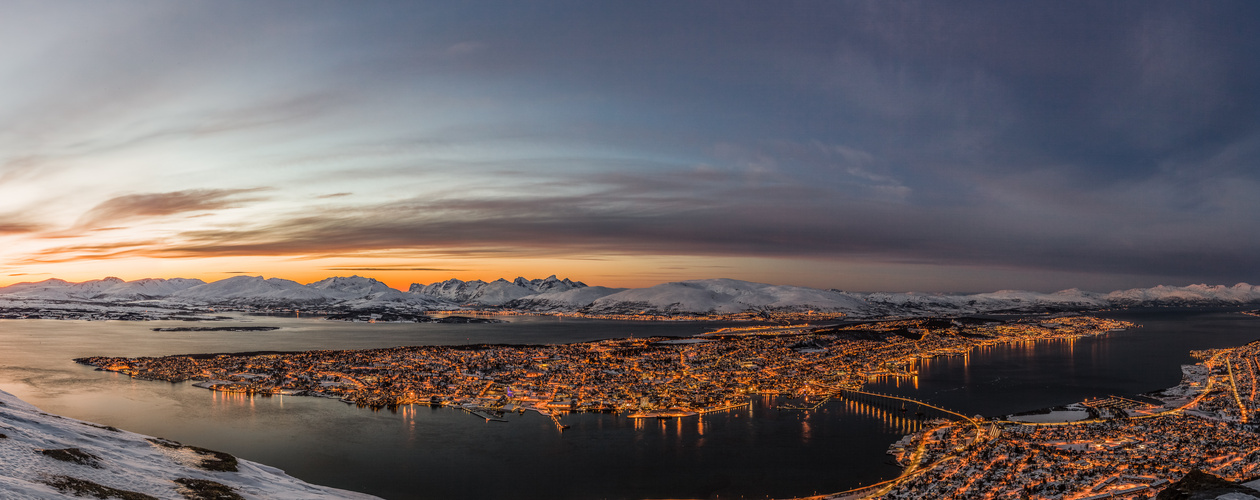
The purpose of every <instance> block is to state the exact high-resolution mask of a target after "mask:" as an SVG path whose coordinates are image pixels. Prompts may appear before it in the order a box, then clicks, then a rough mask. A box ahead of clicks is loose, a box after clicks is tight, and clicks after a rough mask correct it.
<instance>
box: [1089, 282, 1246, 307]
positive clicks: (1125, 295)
mask: <svg viewBox="0 0 1260 500" xmlns="http://www.w3.org/2000/svg"><path fill="white" fill-rule="evenodd" d="M1106 298H1107V300H1108V301H1109V302H1110V303H1111V304H1113V305H1141V304H1159V305H1181V304H1186V305H1197V304H1223V305H1228V304H1249V303H1253V302H1260V286H1252V285H1248V284H1246V283H1239V284H1237V285H1234V286H1224V285H1190V286H1165V285H1160V286H1157V287H1153V288H1133V289H1129V290H1117V291H1114V292H1111V293H1109V294H1107V295H1106Z"/></svg>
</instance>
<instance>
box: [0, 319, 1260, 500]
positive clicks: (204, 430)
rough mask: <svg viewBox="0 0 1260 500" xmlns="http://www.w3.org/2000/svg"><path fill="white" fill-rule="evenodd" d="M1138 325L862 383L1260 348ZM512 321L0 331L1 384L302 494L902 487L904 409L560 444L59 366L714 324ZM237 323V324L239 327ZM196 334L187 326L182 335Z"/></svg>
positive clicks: (1018, 387) (1022, 381)
mask: <svg viewBox="0 0 1260 500" xmlns="http://www.w3.org/2000/svg"><path fill="white" fill-rule="evenodd" d="M1105 315H1106V316H1108V317H1113V318H1116V319H1124V320H1129V321H1134V322H1136V323H1139V324H1142V325H1144V326H1143V328H1138V329H1133V330H1129V331H1124V332H1114V333H1110V334H1107V335H1105V336H1102V337H1097V338H1086V339H1078V340H1076V341H1072V342H1066V341H1047V342H1038V343H1032V344H1013V345H1004V346H993V347H989V348H985V349H982V350H977V351H974V352H972V353H971V354H970V355H968V356H965V357H952V358H938V359H935V360H931V361H928V362H926V363H925V364H924V365H923V367H922V376H920V377H919V381H918V387H917V388H916V387H915V386H914V384H912V383H908V381H902V382H900V383H896V382H878V383H875V384H873V385H872V388H873V389H875V390H879V391H884V392H898V393H902V394H907V395H910V396H912V397H916V398H919V399H923V400H927V401H930V402H932V403H935V404H940V405H942V406H945V407H947V408H951V409H955V410H959V411H964V412H967V413H979V414H984V415H997V414H1003V413H1010V412H1016V411H1021V410H1028V409H1034V408H1039V407H1044V406H1049V405H1056V404H1064V403H1070V402H1073V401H1079V400H1081V399H1083V398H1086V397H1094V396H1104V395H1108V394H1116V395H1132V394H1136V393H1141V392H1146V391H1151V390H1155V389H1160V388H1164V387H1168V386H1172V385H1175V384H1176V383H1177V382H1178V380H1179V379H1180V370H1179V368H1178V366H1179V365H1181V364H1185V363H1190V362H1192V360H1191V358H1190V356H1189V351H1190V350H1193V349H1203V348H1211V347H1228V346H1233V345H1239V344H1242V343H1246V342H1249V341H1251V340H1255V339H1257V338H1260V318H1254V317H1249V316H1244V315H1241V314H1238V313H1237V312H1236V311H1235V310H1171V309H1156V310H1148V311H1119V312H1110V313H1106V314H1105ZM508 319H509V320H510V321H511V323H508V324H419V325H410V324H407V325H404V324H347V323H340V322H327V321H320V320H316V319H295V318H278V317H247V318H241V319H240V321H232V322H229V323H226V324H248V325H255V326H278V327H280V329H279V330H275V331H269V332H154V331H151V328H154V327H171V326H190V324H188V323H182V322H78V321H44V320H30V321H12V320H10V321H0V389H4V390H6V391H9V392H11V393H14V394H16V395H17V396H19V397H21V398H23V399H25V400H26V401H28V402H30V403H32V404H35V405H36V406H38V407H40V408H42V409H44V410H45V411H48V412H51V413H57V414H62V415H66V416H69V417H73V418H78V419H83V420H88V421H94V422H99V423H102V424H106V425H113V426H116V427H120V428H124V429H127V430H131V431H135V432H141V433H145V434H151V435H156V436H161V437H166V438H170V439H175V440H178V441H182V442H186V443H189V444H194V445H198V446H203V447H207V448H213V449H220V450H223V451H227V452H231V453H233V454H236V455H238V456H241V457H243V458H247V459H251V460H255V461H259V462H262V463H265V464H269V465H273V466H276V467H279V468H281V469H284V470H285V471H287V472H289V473H290V474H292V475H294V476H297V477H300V478H303V479H306V480H308V481H311V482H315V483H319V484H325V485H329V486H334V487H339V488H346V489H352V490H357V491H364V492H368V493H373V494H376V495H380V496H382V497H385V498H391V499H393V498H482V497H485V496H488V495H495V496H500V495H504V496H507V495H510V496H512V497H515V498H525V499H529V498H575V499H576V498H712V497H722V498H738V497H740V496H744V497H746V498H762V497H765V496H767V495H768V496H774V497H784V496H796V495H806V494H810V493H812V492H815V491H817V492H820V493H821V492H827V491H837V490H842V489H847V488H852V487H856V486H858V485H859V484H861V483H866V484H869V483H871V482H874V481H878V480H880V479H886V478H890V477H893V476H895V475H896V473H897V471H898V470H897V468H896V467H894V466H892V465H891V464H889V463H888V457H887V456H886V455H884V450H885V449H886V448H887V446H888V444H890V443H891V442H893V441H895V440H896V439H898V438H899V437H900V436H901V435H902V434H904V433H906V432H908V431H909V430H911V429H912V428H913V422H910V421H907V419H906V418H905V416H906V414H905V413H898V411H897V410H896V409H889V408H887V407H884V408H881V407H879V406H878V405H864V404H860V403H854V402H844V401H832V402H830V403H828V404H826V405H824V406H823V407H822V408H820V410H819V411H813V412H799V411H779V410H775V409H774V406H775V404H776V403H777V402H776V401H774V400H772V399H768V398H759V399H756V400H754V402H753V404H752V407H751V408H750V409H744V410H739V411H732V412H728V413H717V414H711V415H706V416H704V417H703V418H695V417H692V418H684V419H669V420H647V421H641V422H639V423H637V424H636V422H635V421H632V420H630V419H626V418H622V417H617V416H613V415H599V414H578V415H567V416H565V417H564V422H565V423H567V424H569V425H570V426H571V428H570V429H569V430H567V431H564V432H563V433H561V432H559V431H557V430H556V429H555V427H553V426H552V424H551V422H550V420H548V419H546V418H543V417H541V416H538V415H536V414H533V413H527V414H525V415H509V417H508V420H509V422H506V423H500V422H484V421H482V420H481V419H478V418H475V417H473V416H471V415H468V414H466V413H463V412H460V411H456V410H451V409H437V408H428V407H419V406H417V407H404V408H400V409H399V410H398V411H397V412H390V411H371V410H367V409H360V408H356V407H354V406H350V405H346V404H343V403H341V402H338V401H335V400H330V399H322V398H311V397H246V396H239V395H225V394H220V393H214V392H211V391H206V390H203V389H197V388H193V387H191V386H190V385H189V384H187V383H184V384H169V383H165V382H149V381H139V380H133V379H130V378H128V377H126V376H122V375H118V374H112V373H107V372H99V371H94V370H93V369H92V368H90V367H86V366H81V365H77V364H74V363H73V362H71V361H70V359H72V358H75V357H80V356H89V355H107V356H158V355H169V354H185V353H202V352H240V351H259V350H275V351H297V350H308V349H362V348H376V347H393V346H399V345H434V344H463V343H561V342H580V341H586V340H594V339H601V338H615V337H628V336H632V335H633V336H649V335H679V336H681V335H692V334H696V333H701V332H703V331H704V330H706V329H707V328H710V327H711V326H712V325H701V324H695V323H627V322H613V321H594V320H573V319H563V320H560V319H556V318H534V317H510V318H508ZM245 322H248V323H245ZM192 325H194V326H195V325H197V324H192Z"/></svg>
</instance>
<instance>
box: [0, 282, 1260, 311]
mask: <svg viewBox="0 0 1260 500" xmlns="http://www.w3.org/2000/svg"><path fill="white" fill-rule="evenodd" d="M1253 303H1260V287H1256V286H1252V285H1248V284H1246V283H1239V284H1237V285H1234V286H1219V285H1218V286H1210V285H1190V286H1182V287H1177V286H1157V287H1154V288H1135V289H1131V290H1119V291H1114V292H1110V293H1097V292H1087V291H1082V290H1077V289H1070V290H1063V291H1059V292H1054V293H1042V292H1029V291H1019V290H1002V291H997V292H992V293H978V294H943V293H915V292H875V293H859V292H845V291H840V290H824V289H817V288H806V287H798V286H787V285H768V284H764V283H753V282H748V281H739V280H732V279H704V280H690V281H679V282H673V283H664V284H660V285H656V286H653V287H648V288H635V289H625V288H608V287H602V286H587V285H586V284H585V283H582V282H580V281H572V280H569V279H560V278H557V277H556V276H554V275H553V276H549V277H547V278H543V279H532V280H531V279H526V278H516V279H515V280H512V281H508V280H506V279H499V280H495V281H490V282H486V281H481V280H473V281H462V280H458V279H451V280H446V281H440V282H436V283H431V284H428V285H421V284H413V285H411V287H410V288H409V289H408V290H407V291H405V292H404V291H401V290H397V289H394V288H390V287H389V286H387V285H385V284H384V283H381V282H379V281H377V280H375V279H372V278H364V277H359V276H350V277H332V278H326V279H323V280H320V281H316V282H313V283H308V284H301V283H298V282H295V281H289V280H285V279H280V278H263V277H261V276H236V277H232V278H227V279H224V280H219V281H215V282H212V283H205V282H202V281H201V280H190V279H180V278H175V279H144V280H136V281H123V280H120V279H118V278H105V279H102V280H92V281H85V282H82V283H70V282H67V281H63V280H58V279H50V280H44V281H40V282H36V283H18V284H15V285H10V286H7V287H0V312H5V311H7V313H5V314H4V316H3V317H50V316H49V315H48V314H46V313H45V314H40V312H41V311H45V310H67V309H76V310H86V311H92V310H108V311H110V312H111V313H112V314H113V316H98V317H100V318H103V319H144V318H147V317H149V316H145V315H144V314H143V313H146V312H152V311H159V312H160V314H159V316H161V315H165V317H171V316H173V315H175V314H176V313H177V312H179V311H193V312H196V311H203V312H204V311H206V310H208V309H211V308H215V307H233V308H298V309H303V310H307V309H312V310H316V311H320V310H323V311H339V312H349V311H375V312H394V313H398V312H406V313H423V312H426V311H455V310H463V309H468V308H476V309H482V308H489V309H504V310H513V311H523V312H536V313H583V314H593V315H644V314H646V315H695V314H732V313H741V312H749V311H753V312H756V311H772V312H806V311H817V312H828V313H843V314H846V315H849V316H852V317H857V318H875V317H890V316H896V317H906V316H936V315H964V314H980V313H997V312H1043V311H1081V310H1090V309H1100V308H1108V307H1117V306H1119V307H1126V306H1198V305H1243V304H1253ZM13 311H19V312H13ZM32 311H34V312H32ZM122 313H126V314H122ZM120 314H122V315H120ZM68 317H74V316H73V315H71V316H68ZM80 317H89V316H82V315H81V316H80Z"/></svg>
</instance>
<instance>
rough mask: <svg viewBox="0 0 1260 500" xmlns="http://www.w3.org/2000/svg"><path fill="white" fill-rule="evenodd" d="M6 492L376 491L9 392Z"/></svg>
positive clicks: (3, 439) (342, 494)
mask: <svg viewBox="0 0 1260 500" xmlns="http://www.w3.org/2000/svg"><path fill="white" fill-rule="evenodd" d="M0 491H3V493H0V497H3V498H5V499H14V500H17V499H48V498H82V497H96V498H134V499H148V498H157V499H185V498H246V499H294V500H297V499H311V500H316V499H371V498H376V497H374V496H370V495H365V494H362V493H355V492H351V491H345V490H338V489H334V488H327V487H323V486H316V485H313V484H309V483H306V482H303V481H301V480H298V479H296V478H293V477H291V476H289V475H287V474H285V473H284V472H283V471H281V470H279V469H276V468H273V467H268V466H266V465H262V464H257V463H254V462H250V461H247V460H239V459H237V458H235V457H232V456H231V455H228V454H225V453H220V452H215V451H211V450H205V449H202V448H196V447H191V446H184V445H181V444H179V443H176V442H174V441H167V440H164V439H158V438H153V437H149V436H144V435H140V434H135V433H132V432H127V431H122V430H118V429H114V428H112V427H105V426H101V425H97V424H93V423H88V422H82V421H79V420H73V419H69V418H65V417H61V416H57V415H50V414H47V413H44V412H42V411H39V409H37V408H35V407H33V406H31V405H29V404H27V403H26V402H24V401H22V400H20V399H18V398H17V397H14V396H13V395H12V394H9V393H7V392H3V391H0ZM233 494H235V495H236V496H233Z"/></svg>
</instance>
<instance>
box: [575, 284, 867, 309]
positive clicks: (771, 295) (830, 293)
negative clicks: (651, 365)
mask: <svg viewBox="0 0 1260 500" xmlns="http://www.w3.org/2000/svg"><path fill="white" fill-rule="evenodd" d="M863 308H864V304H863V302H862V300H861V299H859V298H855V297H853V296H850V295H848V294H845V293H843V292H837V291H834V290H819V289H817V288H805V287H799V286H785V285H767V284H764V283H753V282H750V281H739V280H732V279H708V280H690V281H680V282H676V283H664V284H660V285H656V286H653V287H649V288H636V289H631V290H625V291H622V292H617V293H614V294H611V295H606V296H603V297H600V298H598V299H595V300H594V301H593V302H591V304H590V305H589V306H588V307H587V308H586V311H588V312H591V313H596V314H677V313H716V314H726V313H738V312H743V311H748V310H782V311H801V312H804V311H807V310H819V311H832V312H846V313H847V312H853V311H858V310H861V309H863Z"/></svg>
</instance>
